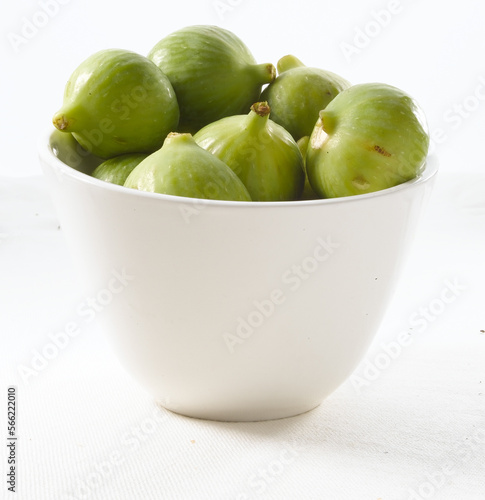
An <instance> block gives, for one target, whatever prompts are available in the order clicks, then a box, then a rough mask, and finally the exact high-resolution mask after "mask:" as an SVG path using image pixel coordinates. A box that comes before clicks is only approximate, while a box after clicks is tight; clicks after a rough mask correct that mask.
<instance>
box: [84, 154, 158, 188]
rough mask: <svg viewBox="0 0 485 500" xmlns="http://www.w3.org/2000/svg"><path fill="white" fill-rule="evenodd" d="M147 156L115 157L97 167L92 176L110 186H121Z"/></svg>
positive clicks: (127, 155) (125, 155)
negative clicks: (108, 183)
mask: <svg viewBox="0 0 485 500" xmlns="http://www.w3.org/2000/svg"><path fill="white" fill-rule="evenodd" d="M147 156H148V154H146V153H126V154H124V155H119V156H115V157H114V158H110V159H109V160H105V161H104V162H103V163H101V164H100V165H98V166H97V167H96V168H95V170H94V172H93V173H92V176H93V177H95V178H96V179H100V180H102V181H106V182H110V183H111V184H118V185H119V186H123V185H124V183H125V181H126V179H127V177H128V176H129V175H130V174H131V172H132V170H133V169H134V168H135V167H136V166H137V165H138V164H139V163H141V162H142V161H143V160H144V159H145V158H146V157H147Z"/></svg>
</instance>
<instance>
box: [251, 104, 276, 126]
mask: <svg viewBox="0 0 485 500" xmlns="http://www.w3.org/2000/svg"><path fill="white" fill-rule="evenodd" d="M270 111H271V108H270V107H269V105H268V103H267V102H256V103H254V104H253V105H252V106H251V111H250V112H249V114H248V116H247V128H248V129H252V130H262V129H264V128H265V127H266V123H267V122H268V119H269V114H270Z"/></svg>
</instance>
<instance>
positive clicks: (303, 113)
mask: <svg viewBox="0 0 485 500" xmlns="http://www.w3.org/2000/svg"><path fill="white" fill-rule="evenodd" d="M277 67H278V76H277V78H276V79H275V80H274V81H273V82H272V83H271V84H270V85H268V86H267V87H266V88H265V89H264V91H263V93H262V94H261V100H262V101H267V102H268V104H269V106H270V107H271V119H272V120H273V121H275V122H276V123H278V124H279V125H281V126H282V127H284V128H285V129H286V130H288V132H290V134H291V135H292V136H293V138H294V139H295V141H298V140H299V139H301V138H302V137H304V136H309V135H310V134H311V133H312V130H313V127H314V126H315V123H316V122H317V120H318V113H319V112H320V111H321V110H322V109H325V108H326V106H327V105H328V103H329V102H330V101H332V99H334V98H335V97H336V96H337V95H338V94H339V93H340V92H341V91H342V90H344V89H346V88H348V87H350V83H349V82H348V81H347V80H345V79H344V78H342V77H341V76H339V75H337V74H335V73H332V72H330V71H325V70H323V69H319V68H312V67H307V66H305V65H304V64H303V63H302V62H301V61H300V60H299V59H298V58H297V57H295V56H293V55H287V56H284V57H282V58H281V59H280V60H279V61H278V65H277Z"/></svg>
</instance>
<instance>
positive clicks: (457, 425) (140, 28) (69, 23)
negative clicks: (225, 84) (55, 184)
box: [0, 0, 485, 500]
mask: <svg viewBox="0 0 485 500" xmlns="http://www.w3.org/2000/svg"><path fill="white" fill-rule="evenodd" d="M47 3H49V2H47V1H46V2H45V4H47ZM49 5H50V9H51V10H50V12H51V13H50V14H49V16H48V17H46V15H45V14H43V13H44V12H45V10H46V9H47V7H45V8H43V7H42V2H41V1H26V0H17V1H15V2H14V1H9V2H3V3H2V4H1V7H0V57H1V59H0V60H1V65H0V106H1V108H0V116H1V119H0V127H1V131H0V146H1V162H0V335H1V336H0V339H1V342H2V344H1V346H0V377H1V378H0V429H3V430H0V436H2V435H4V432H5V430H4V429H5V426H6V405H5V399H6V397H5V392H6V387H7V385H9V384H16V385H17V386H18V393H19V406H18V408H19V410H18V423H19V429H18V432H19V434H20V436H21V440H20V441H19V448H18V459H19V471H20V472H19V479H18V493H17V494H16V495H13V494H9V493H8V492H7V489H6V486H7V485H6V482H5V481H4V478H5V476H4V473H5V470H6V469H5V468H4V467H5V465H6V459H4V458H5V457H4V454H3V453H0V477H1V478H2V479H1V480H0V498H2V499H3V498H4V496H3V495H5V498H18V499H22V500H34V499H35V500H58V499H59V500H64V499H68V500H73V499H99V500H133V499H135V500H137V499H143V500H145V499H148V500H152V499H186V498H187V499H189V500H191V499H195V500H198V499H208V500H209V499H210V500H214V499H224V500H225V499H229V500H247V499H253V498H254V499H275V500H294V499H299V498H302V499H315V500H317V499H318V500H320V499H323V500H326V499H327V498H328V499H332V500H334V499H336V500H378V499H382V500H411V499H413V498H432V499H445V500H447V499H450V500H451V499H453V500H456V499H460V500H461V499H463V500H483V499H484V498H485V486H484V480H483V477H484V471H483V465H482V464H483V463H485V405H484V401H485V396H483V393H485V391H484V390H483V385H484V384H485V381H484V379H485V374H484V366H485V335H484V334H483V332H482V330H485V318H484V314H483V309H484V307H483V304H484V303H485V300H484V293H483V283H484V282H485V272H484V265H483V255H484V254H485V237H484V235H485V196H484V195H485V173H484V167H485V156H484V154H483V151H482V149H483V145H484V143H485V127H484V125H485V57H484V54H485V31H484V26H485V3H484V2H483V1H481V0H462V1H461V2H459V3H456V2H446V1H439V0H428V1H418V0H410V1H405V0H402V1H400V2H399V1H396V0H394V1H391V2H386V1H378V0H373V1H371V2H361V1H358V0H341V1H333V2H317V1H309V0H300V1H298V2H290V1H287V0H281V1H278V2H276V1H267V2H256V1H255V0H240V1H236V0H231V1H230V0H222V1H220V2H214V1H212V0H210V1H198V2H196V1H180V2H160V1H158V2H156V1H149V0H138V1H137V2H122V1H114V0H109V1H102V0H97V1H96V2H94V1H92V0H89V1H86V0H85V1H81V0H71V1H69V2H67V1H65V0H64V1H63V4H62V5H61V4H60V2H59V1H55V0H51V2H50V3H49ZM391 10H392V11H393V12H394V13H390V11H391ZM383 11H387V12H388V13H387V14H386V13H385V12H383ZM379 20H380V21H379ZM34 21H36V22H37V24H39V22H40V23H43V22H44V23H45V26H42V27H39V28H38V29H36V30H32V28H30V31H28V28H26V26H28V25H29V23H31V22H34ZM379 23H380V24H379ZM190 24H218V25H220V26H222V27H225V28H227V29H230V30H232V31H233V32H234V33H236V34H237V35H238V36H240V37H241V38H242V39H243V40H244V41H245V42H246V44H247V45H248V47H249V48H250V49H251V51H252V52H253V54H254V56H255V57H256V59H257V60H258V62H273V63H274V64H276V62H277V60H278V59H279V58H280V57H281V56H283V55H285V54H288V53H292V54H294V55H296V56H297V57H299V58H300V59H301V60H302V61H303V62H305V63H306V64H307V65H309V66H317V67H322V68H324V69H328V70H330V71H333V72H335V73H339V74H341V75H342V76H344V77H345V78H347V79H348V80H350V81H351V82H353V83H360V82H372V81H380V82H384V83H389V84H392V85H395V86H397V87H400V88H401V89H403V90H405V91H407V92H408V93H410V94H411V95H412V96H414V97H415V98H416V99H417V100H418V101H419V102H420V104H421V106H422V107H423V109H424V110H425V113H426V115H427V117H428V122H429V128H430V131H431V134H432V136H433V137H434V140H433V143H432V151H433V152H434V153H435V154H436V155H437V156H438V159H439V161H440V165H441V171H440V174H439V180H438V183H437V186H436V190H435V193H434V195H433V197H432V199H431V203H430V206H429V209H428V211H427V212H426V214H424V215H423V221H422V225H421V229H420V231H419V233H418V235H417V237H416V243H415V246H414V248H413V251H412V254H411V255H410V258H409V262H408V264H407V266H406V269H405V272H404V274H403V277H402V279H401V282H400V286H399V289H398V290H397V292H396V296H395V298H394V300H393V302H392V304H391V307H390V310H389V311H388V314H387V315H386V318H385V320H384V322H383V325H382V327H381V329H380V330H379V332H378V334H377V336H376V340H375V343H374V344H373V346H372V348H371V350H370V351H369V353H368V355H367V357H366V359H365V360H364V361H363V363H362V364H361V366H359V368H358V369H357V370H356V372H355V374H354V377H353V378H352V379H350V380H349V381H347V382H346V383H345V384H344V385H343V386H342V387H341V388H339V389H338V390H337V391H336V392H335V393H334V394H333V395H332V396H331V397H330V398H329V399H328V400H327V401H326V402H325V403H324V404H323V405H321V406H320V407H319V408H318V409H316V410H314V411H312V412H309V413H308V414H306V415H302V416H301V417H295V418H293V419H284V420H281V421H276V422H262V423H248V424H224V423H215V422H202V421H197V420H193V419H188V418H184V417H176V416H174V415H172V414H170V413H168V412H164V411H163V410H160V409H158V408H156V407H155V406H154V404H153V402H152V401H151V399H150V398H149V397H148V396H147V395H146V394H144V393H143V391H141V390H140V388H139V387H138V386H137V385H136V384H135V383H134V382H133V381H132V380H131V379H130V378H129V376H128V375H127V374H126V373H125V372H124V371H123V369H122V368H121V367H120V366H119V365H118V363H117V361H116V359H115V358H114V356H113V355H112V354H111V351H110V350H109V348H108V347H107V346H106V345H105V341H104V337H103V332H101V331H99V328H98V326H97V325H96V322H93V323H91V324H89V325H87V324H86V325H84V324H83V325H82V332H81V334H80V335H79V336H78V337H76V338H75V339H72V341H71V342H70V343H69V345H67V346H66V347H65V348H63V349H62V350H60V352H59V353H58V355H57V356H55V358H54V359H52V360H50V361H49V362H48V364H47V366H46V367H44V368H43V369H41V370H39V372H38V374H37V375H36V376H35V377H30V378H29V377H27V379H26V378H25V377H22V376H21V375H20V374H19V367H21V366H30V364H31V362H32V359H33V357H34V356H35V352H38V351H41V350H42V349H43V348H44V347H45V346H46V345H47V344H48V343H49V342H50V338H51V337H49V334H52V333H55V332H60V331H62V330H63V329H64V328H65V327H66V324H67V323H68V322H69V321H73V320H74V321H79V317H78V316H77V315H76V308H77V307H78V306H79V304H80V303H81V302H82V301H83V300H85V297H83V296H82V295H81V294H80V292H79V287H78V282H77V278H76V268H75V265H74V263H73V262H71V260H70V257H69V254H68V252H67V248H66V245H65V242H64V236H63V232H62V230H59V228H58V220H57V215H56V212H55V210H54V207H53V206H52V203H51V201H50V197H49V192H48V189H47V186H46V185H45V183H44V179H43V177H42V173H41V170H40V167H39V163H38V160H37V150H36V148H37V146H36V142H37V139H38V137H39V136H40V134H41V133H43V132H44V131H45V129H46V128H48V127H50V122H51V117H52V115H53V113H54V112H55V111H56V110H57V108H58V107H60V105H61V102H62V93H63V90H64V85H65V82H66V81H67V79H68V77H69V75H70V74H71V72H72V71H73V70H74V69H75V68H76V66H77V65H78V64H79V63H80V62H81V61H82V60H83V59H84V58H86V57H87V56H89V55H90V54H92V53H93V52H95V51H98V50H101V49H104V48H110V47H118V48H125V49H130V50H134V51H137V52H139V53H142V54H146V53H148V51H149V50H150V49H151V47H152V46H153V45H154V44H155V43H156V42H157V41H158V40H159V39H160V38H162V37H164V36H165V35H167V34H168V33H170V32H172V31H174V30H176V29H178V28H181V27H183V26H186V25H190ZM26 30H27V31H26ZM366 33H367V35H366ZM26 34H27V35H28V36H26ZM19 37H23V38H24V41H21V39H20V38H19ZM351 46H354V50H353V51H352V48H351ZM445 289H448V291H447V292H446V297H448V298H450V297H451V298H452V300H451V301H450V302H447V303H446V304H445V303H443V301H441V302H440V300H441V297H444V296H445V295H443V293H444V290H445ZM450 290H451V291H450ZM423 311H427V313H426V314H427V315H428V316H424V315H423V314H424V312H423ZM403 331H404V332H407V333H408V334H409V335H410V339H411V341H410V343H408V344H407V345H406V346H401V350H400V351H399V353H398V354H396V355H395V357H394V358H393V359H392V362H391V363H390V365H389V366H385V367H383V368H380V369H377V371H376V372H372V370H371V369H370V368H369V367H370V366H371V365H374V366H375V365H376V364H377V363H378V360H379V359H381V360H382V359H385V357H383V353H385V352H386V348H389V345H391V344H392V343H393V342H395V341H396V339H397V338H400V337H399V335H400V333H401V332H403ZM362 382H364V384H363V385H362ZM2 439H3V438H1V437H0V441H2ZM2 448H3V444H2ZM414 494H416V495H419V497H417V496H414V497H413V495H414Z"/></svg>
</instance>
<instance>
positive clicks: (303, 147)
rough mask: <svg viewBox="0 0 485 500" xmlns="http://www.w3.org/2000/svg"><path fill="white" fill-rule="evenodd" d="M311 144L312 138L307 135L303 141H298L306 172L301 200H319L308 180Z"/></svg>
mask: <svg viewBox="0 0 485 500" xmlns="http://www.w3.org/2000/svg"><path fill="white" fill-rule="evenodd" d="M309 143H310V136H309V135H305V136H304V137H302V138H301V139H299V140H298V142H297V144H298V148H299V149H300V152H301V155H302V157H303V168H304V170H305V185H304V187H303V192H302V194H301V196H300V199H301V200H318V199H319V196H318V195H317V193H315V191H313V188H312V186H311V184H310V181H309V180H308V175H307V172H306V152H307V149H308V144H309Z"/></svg>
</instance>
